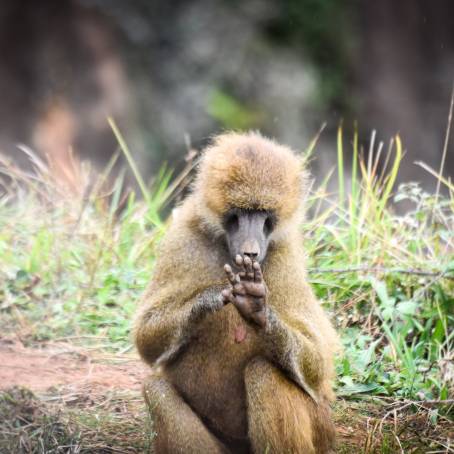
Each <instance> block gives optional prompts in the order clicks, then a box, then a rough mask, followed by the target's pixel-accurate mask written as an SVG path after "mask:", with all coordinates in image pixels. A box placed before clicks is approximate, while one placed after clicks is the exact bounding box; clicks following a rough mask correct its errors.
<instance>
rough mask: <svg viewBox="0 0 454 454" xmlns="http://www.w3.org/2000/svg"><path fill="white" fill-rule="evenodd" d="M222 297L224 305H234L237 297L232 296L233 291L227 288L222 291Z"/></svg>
mask: <svg viewBox="0 0 454 454" xmlns="http://www.w3.org/2000/svg"><path fill="white" fill-rule="evenodd" d="M221 295H222V302H223V303H224V304H228V303H233V300H234V299H235V297H234V296H233V294H232V291H231V290H229V289H227V288H226V289H224V290H222V292H221Z"/></svg>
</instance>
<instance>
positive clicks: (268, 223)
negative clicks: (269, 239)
mask: <svg viewBox="0 0 454 454" xmlns="http://www.w3.org/2000/svg"><path fill="white" fill-rule="evenodd" d="M274 224H275V221H274V219H273V217H272V216H267V218H266V219H265V223H264V224H263V232H264V233H265V235H269V234H270V233H271V232H272V231H273V229H274Z"/></svg>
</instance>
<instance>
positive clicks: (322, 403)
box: [135, 133, 338, 454]
mask: <svg viewBox="0 0 454 454" xmlns="http://www.w3.org/2000/svg"><path fill="white" fill-rule="evenodd" d="M306 186H307V176H306V172H305V170H304V165H303V163H302V160H301V159H300V158H299V157H298V156H296V155H295V154H294V152H293V151H291V150H290V149H288V148H286V147H284V146H281V145H278V144H277V143H275V142H273V141H272V140H269V139H266V138H264V137H262V136H261V135H260V134H258V133H247V134H235V133H227V134H223V135H220V136H218V137H216V138H215V139H214V140H213V142H212V144H211V145H210V146H208V147H207V149H206V150H205V152H204V154H203V155H202V158H201V161H200V163H199V169H198V174H197V176H196V179H195V182H194V185H193V188H192V192H191V194H190V195H189V196H188V197H187V199H186V200H185V201H184V202H183V203H182V205H181V206H180V207H179V208H178V209H177V211H176V213H175V215H174V216H173V219H172V221H171V223H170V226H169V228H168V231H167V233H166V236H165V238H164V239H163V241H162V243H161V245H160V252H159V254H158V259H157V262H156V266H155V270H154V276H153V279H152V281H151V284H150V286H149V288H148V290H147V291H146V292H145V294H144V298H143V304H142V307H141V309H140V310H139V313H138V317H137V320H136V325H135V342H136V345H137V348H138V351H139V352H140V355H141V356H142V358H143V359H144V360H145V361H146V362H147V363H149V364H150V365H151V366H152V371H151V374H150V376H149V377H148V378H147V380H146V382H145V384H144V396H145V400H146V402H147V404H148V406H149V408H150V411H151V413H152V417H153V421H154V430H155V432H156V437H155V439H154V447H155V451H156V452H157V453H159V454H161V453H228V452H231V453H243V452H244V453H248V452H252V453H256V454H258V453H260V454H261V453H265V452H266V453H279V454H281V453H302V454H311V453H314V454H315V453H318V454H322V453H323V454H325V453H330V452H332V450H333V445H334V427H333V423H332V421H331V417H330V408H329V403H330V401H331V400H332V399H333V392H332V389H331V381H332V378H333V363H332V359H333V358H332V357H333V354H334V352H335V350H336V349H337V344H338V342H337V337H336V333H335V331H334V329H333V327H332V325H331V324H330V322H329V320H328V318H327V317H326V315H325V313H324V312H323V310H322V308H321V306H320V305H319V303H318V301H317V300H316V298H315V297H314V295H313V293H312V291H311V288H310V286H309V284H308V282H307V279H306V271H305V264H304V250H303V245H302V233H301V232H300V224H301V221H302V215H303V210H302V208H303V207H302V205H303V199H304V194H305V190H306Z"/></svg>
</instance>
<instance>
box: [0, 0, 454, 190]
mask: <svg viewBox="0 0 454 454" xmlns="http://www.w3.org/2000/svg"><path fill="white" fill-rule="evenodd" d="M0 58H1V66H0V93H1V102H0V152H1V153H3V154H7V155H9V156H12V157H13V158H14V159H15V160H17V161H18V162H19V163H20V164H21V165H27V164H26V162H27V159H26V156H25V155H24V154H23V153H22V152H21V151H20V150H19V149H18V148H17V144H18V143H23V144H26V145H28V146H30V147H31V148H32V149H34V150H37V151H39V152H40V153H43V154H46V153H47V154H50V155H52V156H53V158H54V160H55V161H57V162H58V160H59V159H60V160H62V161H64V160H65V159H67V158H66V156H67V153H66V151H67V150H68V148H69V147H72V148H73V149H74V152H75V153H76V154H77V155H78V156H81V157H82V158H84V159H87V158H88V159H90V160H92V161H94V162H95V163H97V164H98V165H100V166H102V165H103V164H105V163H106V162H107V161H108V159H109V157H110V156H111V155H112V154H113V153H114V152H115V150H116V149H117V146H116V143H115V139H114V137H113V134H112V132H111V130H110V128H109V127H108V124H107V121H106V117H107V116H109V115H110V116H113V117H114V118H115V119H116V121H117V123H118V125H119V127H120V129H121V130H122V132H123V134H124V135H125V137H126V139H127V142H128V144H129V145H130V147H131V149H132V150H133V152H134V155H135V158H136V159H137V160H138V161H139V162H140V164H141V168H142V170H143V172H144V173H145V174H151V173H153V172H156V170H157V169H158V168H159V166H160V165H162V163H163V162H164V161H167V162H168V163H169V164H170V165H171V166H173V167H176V168H178V167H180V166H181V165H182V164H183V157H184V155H185V153H186V151H187V143H188V141H190V143H191V144H192V145H193V146H196V147H200V146H203V144H204V143H206V141H207V139H208V138H209V136H210V135H212V134H214V133H216V132H219V131H221V130H224V129H231V128H233V129H249V128H254V129H260V130H261V131H262V132H263V133H265V134H267V135H271V136H274V137H275V138H276V139H277V140H279V141H281V142H284V143H287V144H289V145H291V146H293V147H295V148H297V149H304V148H306V147H307V146H308V144H309V142H310V140H311V139H312V138H313V137H314V136H315V135H316V133H317V132H318V130H319V129H320V127H321V125H322V124H324V123H326V124H327V126H326V128H325V130H324V131H323V134H322V136H321V139H320V143H319V146H318V147H317V151H316V160H315V161H314V165H313V170H314V172H315V173H316V175H319V176H324V175H325V174H326V173H327V172H328V171H329V170H330V169H331V168H332V166H333V165H334V164H335V161H336V144H335V141H336V139H335V136H336V129H337V127H338V125H339V122H340V121H341V120H343V124H344V126H345V128H346V130H347V131H351V130H352V129H353V124H354V122H355V121H357V123H358V127H359V132H360V136H361V140H362V143H364V144H365V146H366V149H367V141H368V140H369V137H370V132H371V130H372V129H376V130H377V134H378V139H379V140H385V141H387V140H388V139H389V138H390V137H391V136H392V135H393V134H395V133H396V132H399V133H400V134H401V136H402V139H403V143H404V146H405V148H406V149H407V157H406V160H405V162H404V165H403V166H402V168H401V174H400V179H401V181H409V180H417V181H421V182H422V183H423V185H424V186H425V187H426V189H432V188H433V187H434V186H435V181H434V179H433V177H431V176H429V175H428V174H427V173H426V172H425V171H423V170H422V169H420V168H419V167H417V166H415V165H414V164H413V162H414V161H417V160H422V161H425V162H426V163H427V164H429V165H431V166H432V167H434V168H436V169H438V166H439V163H440V160H441V154H442V150H443V143H444V138H445V131H446V124H447V118H448V110H449V102H450V96H451V90H452V86H453V80H454V3H453V2H452V1H450V0H438V1H437V2H429V1H427V0H399V2H396V1H393V0H380V1H379V2H370V1H366V0H271V1H265V0H243V1H240V0H187V1H184V0H176V1H166V0H134V1H129V2H125V1H122V0H61V1H52V0H40V1H39V2H36V1H31V0H14V1H13V0H4V1H3V2H2V3H1V5H0ZM346 136H347V132H346ZM346 148H347V147H346ZM62 165H64V163H63V164H62ZM445 174H446V175H451V176H452V175H454V152H453V151H452V147H451V150H450V151H449V152H448V155H447V161H446V166H445Z"/></svg>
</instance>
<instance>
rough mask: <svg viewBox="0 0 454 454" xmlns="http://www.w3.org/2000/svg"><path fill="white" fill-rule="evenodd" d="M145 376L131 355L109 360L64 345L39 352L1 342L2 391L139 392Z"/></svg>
mask: <svg viewBox="0 0 454 454" xmlns="http://www.w3.org/2000/svg"><path fill="white" fill-rule="evenodd" d="M114 361H115V362H114ZM145 374H146V368H145V366H144V365H143V364H142V363H141V362H140V360H139V359H138V358H136V357H134V356H132V355H131V357H112V358H109V357H106V355H102V356H101V355H96V354H88V353H86V352H84V351H83V350H82V349H78V348H76V347H74V346H70V345H65V344H61V345H51V346H47V347H44V348H39V349H38V348H26V347H24V346H23V345H21V344H20V343H18V342H11V341H1V340H0V389H8V388H10V387H12V386H23V387H26V388H28V389H30V390H32V391H35V392H40V391H45V390H47V389H49V388H51V387H59V386H63V385H71V386H73V387H75V388H78V387H80V388H84V389H86V388H87V387H89V386H93V387H94V388H100V387H101V388H118V389H121V390H140V386H141V382H142V381H143V377H144V375H145Z"/></svg>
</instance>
